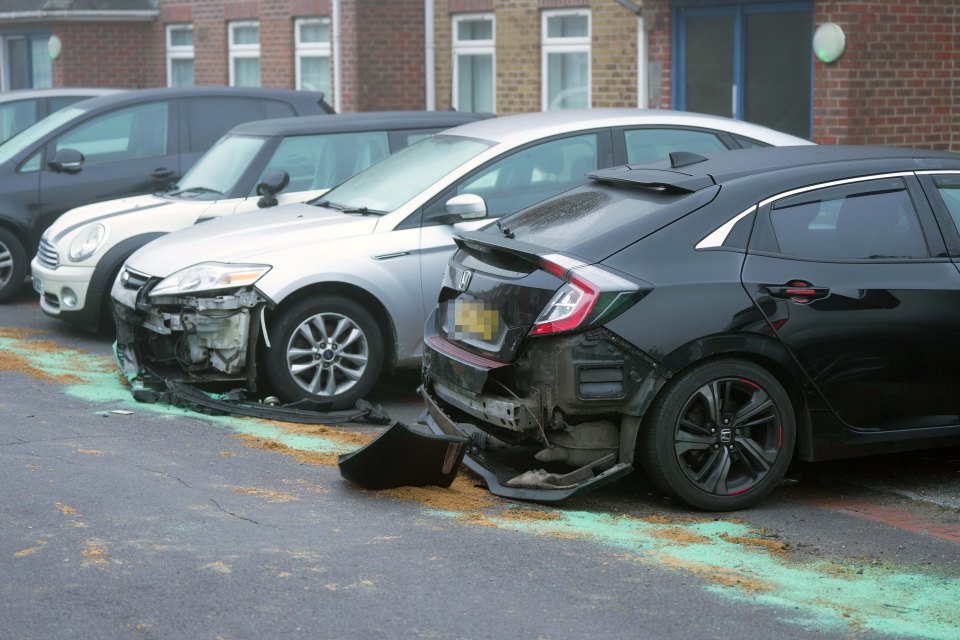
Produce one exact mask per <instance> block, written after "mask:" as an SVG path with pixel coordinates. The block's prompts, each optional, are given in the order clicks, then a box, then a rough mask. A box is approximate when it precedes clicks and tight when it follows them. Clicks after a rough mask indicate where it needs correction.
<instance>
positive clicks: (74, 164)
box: [47, 149, 84, 173]
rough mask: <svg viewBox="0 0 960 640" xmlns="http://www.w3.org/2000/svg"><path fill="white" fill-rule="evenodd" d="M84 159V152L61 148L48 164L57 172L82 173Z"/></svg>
mask: <svg viewBox="0 0 960 640" xmlns="http://www.w3.org/2000/svg"><path fill="white" fill-rule="evenodd" d="M83 160H84V158H83V154H82V153H80V152H79V151H77V150H76V149H60V150H59V151H57V153H56V154H54V156H53V159H52V160H50V161H49V162H47V166H48V167H50V168H51V169H53V170H54V171H56V172H57V173H80V169H82V168H83Z"/></svg>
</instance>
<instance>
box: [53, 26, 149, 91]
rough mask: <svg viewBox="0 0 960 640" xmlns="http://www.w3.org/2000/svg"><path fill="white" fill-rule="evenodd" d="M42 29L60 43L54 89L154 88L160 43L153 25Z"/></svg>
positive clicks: (54, 70)
mask: <svg viewBox="0 0 960 640" xmlns="http://www.w3.org/2000/svg"><path fill="white" fill-rule="evenodd" d="M38 26H39V25H38ZM44 27H45V28H49V29H50V32H51V34H53V35H56V36H58V37H59V38H60V41H61V43H62V48H61V53H60V57H59V58H57V59H56V60H54V62H53V84H54V86H57V87H77V86H84V87H121V88H128V89H129V88H142V87H151V86H156V81H155V78H154V76H155V72H156V70H155V66H156V65H155V64H154V62H153V61H154V60H155V59H156V58H157V56H158V55H159V56H160V57H161V58H162V57H163V48H162V40H161V45H160V46H158V45H157V38H156V33H157V24H156V23H155V22H103V23H94V22H56V23H53V24H52V25H50V24H47V25H44ZM161 38H162V36H161Z"/></svg>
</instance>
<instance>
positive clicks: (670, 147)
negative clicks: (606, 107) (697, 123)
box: [623, 129, 727, 164]
mask: <svg viewBox="0 0 960 640" xmlns="http://www.w3.org/2000/svg"><path fill="white" fill-rule="evenodd" d="M623 137H624V142H626V145H627V164H644V163H647V162H656V161H657V160H664V159H666V158H667V157H669V155H670V153H671V152H672V151H689V152H690V153H701V154H702V153H713V152H715V151H726V150H727V145H725V144H723V142H722V141H721V140H720V138H718V137H717V136H716V135H715V134H713V133H710V132H709V131H692V130H690V129H633V130H630V131H624V132H623Z"/></svg>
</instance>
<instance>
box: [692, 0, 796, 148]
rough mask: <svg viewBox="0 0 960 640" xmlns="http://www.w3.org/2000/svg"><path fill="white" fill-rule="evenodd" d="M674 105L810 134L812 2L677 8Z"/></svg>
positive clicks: (699, 3)
mask: <svg viewBox="0 0 960 640" xmlns="http://www.w3.org/2000/svg"><path fill="white" fill-rule="evenodd" d="M673 24H674V33H673V42H674V47H673V71H674V78H676V81H675V84H674V88H673V96H674V99H673V102H674V104H673V106H674V108H676V109H681V110H684V111H695V112H699V113H709V114H712V115H719V116H726V117H728V118H737V119H738V120H747V121H749V122H754V123H756V124H762V125H766V126H768V127H771V128H773V129H778V130H780V131H784V132H786V133H792V134H793V135H797V136H801V137H804V138H809V137H810V135H811V126H812V122H811V103H812V100H813V91H812V81H811V78H812V70H813V45H812V39H813V5H812V3H810V2H778V3H771V2H763V3H749V2H744V3H737V4H713V3H706V2H697V3H694V2H686V3H678V4H675V5H674V21H673Z"/></svg>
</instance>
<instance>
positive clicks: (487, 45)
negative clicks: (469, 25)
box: [450, 13, 497, 113]
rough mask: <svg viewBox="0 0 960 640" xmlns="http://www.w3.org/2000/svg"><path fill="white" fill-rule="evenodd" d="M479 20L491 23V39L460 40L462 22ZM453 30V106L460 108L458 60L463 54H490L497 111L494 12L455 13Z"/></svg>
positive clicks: (491, 92) (495, 27) (493, 108)
mask: <svg viewBox="0 0 960 640" xmlns="http://www.w3.org/2000/svg"><path fill="white" fill-rule="evenodd" d="M479 20H484V21H487V22H489V23H490V34H491V36H492V37H491V38H490V39H489V40H460V39H459V37H458V34H459V33H460V23H461V22H475V21H479ZM452 27H453V32H452V38H451V41H452V43H453V44H452V49H453V52H452V60H453V91H451V93H452V94H453V95H452V96H451V101H450V102H451V104H452V105H453V108H454V109H456V110H457V111H459V110H460V71H459V69H460V65H459V64H457V60H458V58H459V57H460V56H461V55H471V56H476V55H489V56H490V58H491V60H492V63H493V64H492V69H493V71H492V76H493V77H492V79H491V80H492V82H491V85H492V86H491V87H490V100H491V104H492V111H493V112H494V113H496V111H497V20H496V17H495V16H494V14H492V13H462V14H459V15H455V16H454V17H453V24H452Z"/></svg>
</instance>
